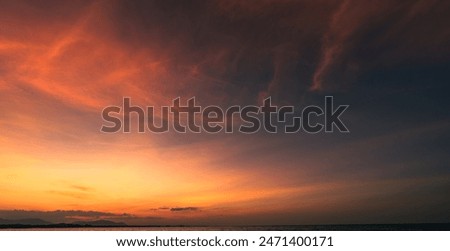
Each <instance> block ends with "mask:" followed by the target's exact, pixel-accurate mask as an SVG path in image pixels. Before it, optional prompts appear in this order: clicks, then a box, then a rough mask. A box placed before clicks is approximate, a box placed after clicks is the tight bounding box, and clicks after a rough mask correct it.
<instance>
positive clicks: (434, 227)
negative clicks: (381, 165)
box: [0, 223, 450, 231]
mask: <svg viewBox="0 0 450 251" xmlns="http://www.w3.org/2000/svg"><path fill="white" fill-rule="evenodd" d="M7 229H11V230H20V229H23V230H43V231H45V230H50V229H53V230H55V229H64V230H68V231H70V230H74V231H75V230H77V231H83V230H85V229H89V230H93V231H95V230H99V231H450V223H421V224H341V225H279V226H276V225H273V226H188V225H147V226H133V225H122V224H120V225H90V224H70V223H59V224H46V225H26V224H4V225H0V230H7Z"/></svg>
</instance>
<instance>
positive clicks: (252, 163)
mask: <svg viewBox="0 0 450 251" xmlns="http://www.w3.org/2000/svg"><path fill="white" fill-rule="evenodd" d="M449 13H450V2H449V1H429V0H423V1H387V0H382V1H356V0H354V1H352V0H349V1H328V0H323V1H322V0H319V1H302V0H298V1H294V0H292V1H291V0H259V1H257V0H250V1H240V0H212V1H181V0H180V1H173V0H161V1H57V0H55V1H45V0H43V1H21V0H19V1H13V0H3V1H0V114H1V115H0V131H1V133H0V218H4V219H20V218H40V219H44V220H48V221H52V222H71V221H74V220H80V219H82V220H96V219H107V220H113V221H122V222H126V223H129V224H206V225H208V224H209V225H236V224H337V223H417V222H450V214H449V213H448V212H449V211H450V196H449V191H450V166H449V165H450V155H449V152H450V130H449V129H450V116H449V115H450V112H449V109H450V98H449V94H450V77H449V73H450V29H449V24H450V16H449ZM327 95H332V96H334V99H335V102H336V104H346V105H349V106H350V107H349V109H348V111H346V113H345V115H343V117H342V119H343V120H344V121H345V122H346V125H347V126H348V128H349V130H350V133H345V134H343V133H338V132H335V133H318V134H307V133H302V132H299V133H297V134H284V133H281V132H279V133H276V134H270V133H265V132H262V131H261V132H258V133H255V134H249V135H247V134H239V133H234V134H225V133H218V134H206V133H200V134H194V133H187V134H180V133H175V132H169V133H165V134H154V133H151V132H146V133H137V131H136V127H134V128H132V132H131V133H127V134H125V133H113V134H108V133H102V132H100V128H101V126H102V124H103V123H104V122H103V120H102V117H101V113H102V110H103V108H105V107H107V106H110V105H119V106H120V105H121V104H122V98H123V97H130V98H131V99H132V102H133V104H135V105H140V106H150V105H152V106H162V105H170V104H171V101H172V100H173V99H174V98H176V97H181V99H182V100H184V101H186V100H187V99H189V98H191V97H196V100H197V102H198V103H199V104H200V105H202V106H207V105H218V106H221V107H229V106H231V105H250V104H251V105H261V102H262V100H263V99H264V98H265V97H271V98H272V101H273V103H274V104H276V105H279V106H282V105H292V106H295V107H296V108H302V107H304V106H307V105H321V104H323V99H324V96H327ZM133 130H134V131H133Z"/></svg>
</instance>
